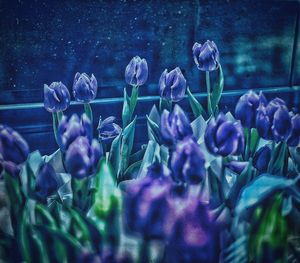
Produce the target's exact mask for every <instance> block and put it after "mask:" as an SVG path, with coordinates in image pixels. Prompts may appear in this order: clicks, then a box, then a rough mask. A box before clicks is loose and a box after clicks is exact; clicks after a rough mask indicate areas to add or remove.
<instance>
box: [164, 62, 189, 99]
mask: <svg viewBox="0 0 300 263" xmlns="http://www.w3.org/2000/svg"><path fill="white" fill-rule="evenodd" d="M185 90H186V79H185V78H184V76H183V74H182V72H181V70H180V68H178V67H177V68H175V69H173V70H171V71H170V72H169V73H168V70H167V69H165V71H164V72H163V73H162V74H161V76H160V79H159V91H160V96H161V97H162V98H164V99H166V100H169V101H172V102H178V101H180V100H182V99H183V98H184V94H185Z"/></svg>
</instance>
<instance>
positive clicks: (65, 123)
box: [57, 114, 93, 151]
mask: <svg viewBox="0 0 300 263" xmlns="http://www.w3.org/2000/svg"><path fill="white" fill-rule="evenodd" d="M92 129H93V127H92V124H91V121H90V120H89V118H88V117H87V115H86V114H83V115H82V116H81V119H79V117H78V115H77V114H73V115H72V116H71V118H69V119H68V118H67V117H66V116H63V117H62V119H61V121H60V123H59V125H58V130H57V131H58V136H57V142H58V145H59V147H60V149H61V150H62V151H66V150H67V149H68V147H69V145H70V144H71V143H72V142H73V141H74V140H75V139H76V138H77V137H79V136H86V137H87V139H88V140H89V142H90V141H91V140H92Z"/></svg>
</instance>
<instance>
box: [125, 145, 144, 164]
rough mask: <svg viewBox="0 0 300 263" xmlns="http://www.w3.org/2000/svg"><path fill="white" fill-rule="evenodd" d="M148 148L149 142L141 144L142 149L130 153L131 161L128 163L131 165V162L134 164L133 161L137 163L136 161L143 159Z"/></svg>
mask: <svg viewBox="0 0 300 263" xmlns="http://www.w3.org/2000/svg"><path fill="white" fill-rule="evenodd" d="M146 148H147V144H143V145H142V146H141V149H140V150H138V151H137V152H135V153H134V154H132V155H130V156H129V163H128V165H131V164H133V163H135V162H138V161H140V160H142V159H143V157H144V154H145V151H146Z"/></svg>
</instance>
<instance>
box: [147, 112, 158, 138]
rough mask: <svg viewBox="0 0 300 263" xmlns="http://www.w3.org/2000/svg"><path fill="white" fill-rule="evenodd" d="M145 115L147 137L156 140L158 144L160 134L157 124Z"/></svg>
mask: <svg viewBox="0 0 300 263" xmlns="http://www.w3.org/2000/svg"><path fill="white" fill-rule="evenodd" d="M146 117H147V126H148V134H149V139H150V140H153V141H156V142H157V143H158V144H160V143H161V136H160V129H159V125H158V124H157V123H155V122H154V121H152V120H151V119H150V117H149V116H148V115H146Z"/></svg>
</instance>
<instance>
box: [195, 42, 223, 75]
mask: <svg viewBox="0 0 300 263" xmlns="http://www.w3.org/2000/svg"><path fill="white" fill-rule="evenodd" d="M193 57H194V61H195V63H196V65H197V67H198V69H199V70H201V71H214V70H216V69H218V67H219V50H218V48H217V46H216V44H215V43H214V42H213V41H209V40H207V41H206V42H205V43H204V44H203V45H201V44H199V43H197V42H196V43H195V44H194V46H193Z"/></svg>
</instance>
